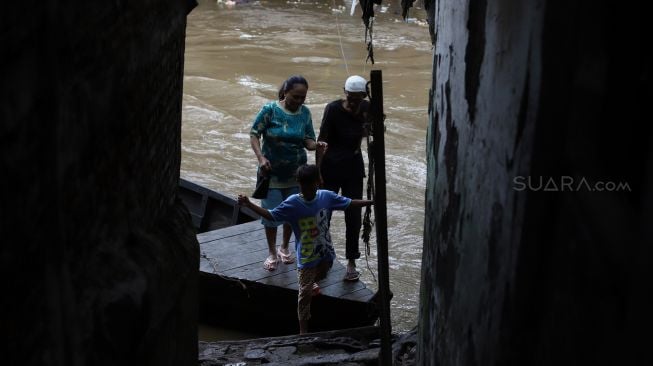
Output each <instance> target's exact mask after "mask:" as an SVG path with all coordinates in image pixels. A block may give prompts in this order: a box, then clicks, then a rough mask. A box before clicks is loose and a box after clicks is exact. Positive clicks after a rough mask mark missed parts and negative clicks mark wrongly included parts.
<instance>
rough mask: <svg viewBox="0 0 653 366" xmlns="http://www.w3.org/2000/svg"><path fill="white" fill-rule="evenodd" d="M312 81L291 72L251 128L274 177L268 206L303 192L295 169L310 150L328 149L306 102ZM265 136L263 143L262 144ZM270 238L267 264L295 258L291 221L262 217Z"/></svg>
mask: <svg viewBox="0 0 653 366" xmlns="http://www.w3.org/2000/svg"><path fill="white" fill-rule="evenodd" d="M307 93H308V82H307V81H306V79H305V78H304V77H302V76H299V75H295V76H291V77H290V78H288V80H286V81H285V82H284V83H283V84H282V85H281V88H280V89H279V100H277V101H273V102H269V103H267V104H265V105H264V106H263V108H261V110H260V111H259V112H258V114H257V115H256V118H255V119H254V123H253V124H252V129H251V130H250V143H251V145H252V150H254V154H255V155H256V158H257V159H258V165H259V169H260V171H261V172H262V173H263V174H265V175H268V176H269V177H270V189H269V190H268V196H267V198H264V199H263V200H261V206H262V207H263V208H266V209H273V208H275V207H277V206H278V205H279V204H280V203H281V202H283V201H284V200H285V199H286V198H288V197H289V196H290V195H292V194H295V193H299V185H298V183H297V181H296V179H295V176H294V174H295V172H296V171H297V168H298V167H299V166H301V165H304V164H306V161H307V158H306V150H311V151H313V150H315V149H320V150H321V151H326V146H327V145H326V143H324V142H318V143H316V142H315V131H314V130H313V120H312V118H311V111H310V110H309V109H308V107H306V106H305V105H304V101H305V100H306V94H307ZM261 137H262V138H263V146H262V147H261ZM261 222H262V223H263V225H264V226H265V236H266V238H267V242H268V257H267V258H266V260H265V262H264V263H263V267H264V268H265V269H267V270H269V271H274V270H275V269H276V268H277V264H278V263H279V260H281V261H282V262H283V263H285V264H290V263H293V262H294V261H295V259H294V258H295V257H294V255H293V254H292V253H291V252H290V249H289V248H288V242H289V241H290V234H291V233H292V230H291V227H290V225H289V224H286V223H281V222H275V221H270V220H267V219H261ZM281 224H283V242H282V243H281V247H280V248H279V250H278V251H277V243H276V238H277V226H279V225H281Z"/></svg>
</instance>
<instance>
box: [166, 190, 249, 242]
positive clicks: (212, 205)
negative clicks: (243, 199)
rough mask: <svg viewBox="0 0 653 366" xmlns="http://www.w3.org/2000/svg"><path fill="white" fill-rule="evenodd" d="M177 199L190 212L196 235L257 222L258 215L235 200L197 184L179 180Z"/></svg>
mask: <svg viewBox="0 0 653 366" xmlns="http://www.w3.org/2000/svg"><path fill="white" fill-rule="evenodd" d="M178 194H179V197H180V198H181V200H182V201H183V202H184V204H186V207H187V208H188V211H190V215H191V218H192V219H193V225H195V229H197V231H198V233H203V232H206V231H211V230H217V229H222V228H225V227H229V226H233V225H238V224H242V223H245V222H250V221H254V220H257V219H258V218H259V216H258V214H256V213H255V212H254V211H252V210H250V209H248V208H246V207H240V206H238V205H237V204H236V200H235V199H233V198H230V197H227V196H225V195H223V194H222V193H218V192H216V191H213V190H211V189H208V188H206V187H203V186H201V185H199V184H196V183H193V182H191V181H189V180H186V179H183V178H181V179H180V180H179V191H178Z"/></svg>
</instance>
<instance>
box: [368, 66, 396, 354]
mask: <svg viewBox="0 0 653 366" xmlns="http://www.w3.org/2000/svg"><path fill="white" fill-rule="evenodd" d="M370 80H371V84H372V87H371V89H372V90H371V94H372V96H371V100H370V102H371V109H372V111H371V112H372V131H373V134H372V136H373V143H374V147H373V155H374V156H373V158H374V189H375V194H374V219H375V226H376V245H377V251H378V253H377V255H378V259H379V264H378V266H379V267H378V272H379V295H380V297H381V301H380V304H379V305H380V309H379V320H380V328H381V329H380V330H381V350H380V354H379V364H381V365H388V366H389V365H392V345H391V344H390V337H391V332H392V324H391V323H390V274H389V272H390V271H389V268H388V218H387V208H386V195H385V141H384V134H385V125H384V123H383V85H382V83H383V78H382V76H381V70H372V71H371V73H370Z"/></svg>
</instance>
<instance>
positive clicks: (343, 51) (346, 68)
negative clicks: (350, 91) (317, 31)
mask: <svg viewBox="0 0 653 366" xmlns="http://www.w3.org/2000/svg"><path fill="white" fill-rule="evenodd" d="M332 6H333V9H335V7H336V0H333V5H332ZM335 14H336V29H337V30H338V42H339V43H340V54H341V55H342V60H343V61H344V63H345V70H347V75H351V74H350V73H349V65H347V57H345V49H344V48H343V47H342V35H340V18H339V17H338V12H335Z"/></svg>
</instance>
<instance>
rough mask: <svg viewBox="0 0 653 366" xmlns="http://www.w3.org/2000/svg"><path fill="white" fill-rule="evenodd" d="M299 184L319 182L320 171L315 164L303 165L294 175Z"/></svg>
mask: <svg viewBox="0 0 653 366" xmlns="http://www.w3.org/2000/svg"><path fill="white" fill-rule="evenodd" d="M295 176H296V177H297V181H298V182H299V184H310V183H313V182H317V181H319V180H320V169H318V167H317V165H315V164H308V165H307V164H304V165H301V166H300V167H299V168H297V173H295Z"/></svg>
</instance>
